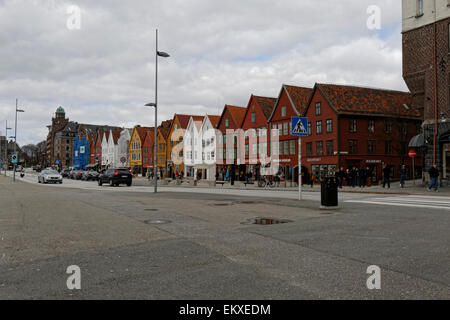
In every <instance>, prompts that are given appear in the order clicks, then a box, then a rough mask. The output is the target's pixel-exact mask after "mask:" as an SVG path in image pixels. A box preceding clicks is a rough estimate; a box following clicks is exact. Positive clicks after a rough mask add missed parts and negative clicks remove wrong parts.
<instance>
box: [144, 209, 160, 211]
mask: <svg viewBox="0 0 450 320" xmlns="http://www.w3.org/2000/svg"><path fill="white" fill-rule="evenodd" d="M144 211H158V209H144Z"/></svg>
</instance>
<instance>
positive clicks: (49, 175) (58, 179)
mask: <svg viewBox="0 0 450 320" xmlns="http://www.w3.org/2000/svg"><path fill="white" fill-rule="evenodd" d="M38 183H59V184H62V183H63V177H62V175H60V174H59V172H58V171H55V170H43V171H41V172H40V173H39V175H38Z"/></svg>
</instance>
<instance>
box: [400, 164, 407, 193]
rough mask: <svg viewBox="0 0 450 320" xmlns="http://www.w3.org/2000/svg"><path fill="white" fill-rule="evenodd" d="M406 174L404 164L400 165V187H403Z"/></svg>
mask: <svg viewBox="0 0 450 320" xmlns="http://www.w3.org/2000/svg"><path fill="white" fill-rule="evenodd" d="M406 175H407V170H406V166H405V165H402V167H401V168H400V187H401V188H404V187H405V181H406Z"/></svg>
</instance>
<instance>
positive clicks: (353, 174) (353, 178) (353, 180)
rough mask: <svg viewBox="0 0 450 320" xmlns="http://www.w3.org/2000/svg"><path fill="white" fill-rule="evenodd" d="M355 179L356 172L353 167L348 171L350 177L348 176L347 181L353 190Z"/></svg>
mask: <svg viewBox="0 0 450 320" xmlns="http://www.w3.org/2000/svg"><path fill="white" fill-rule="evenodd" d="M355 179H356V170H355V167H353V168H352V169H351V170H350V175H349V181H350V185H349V186H350V187H352V188H354V187H355Z"/></svg>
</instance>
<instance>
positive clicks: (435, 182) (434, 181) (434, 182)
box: [428, 164, 439, 192]
mask: <svg viewBox="0 0 450 320" xmlns="http://www.w3.org/2000/svg"><path fill="white" fill-rule="evenodd" d="M428 173H429V174H430V179H431V185H430V186H429V187H428V190H429V191H431V189H432V188H433V187H434V192H438V191H439V190H438V189H439V169H438V168H437V165H436V164H434V165H433V166H432V167H431V168H430V170H428Z"/></svg>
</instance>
